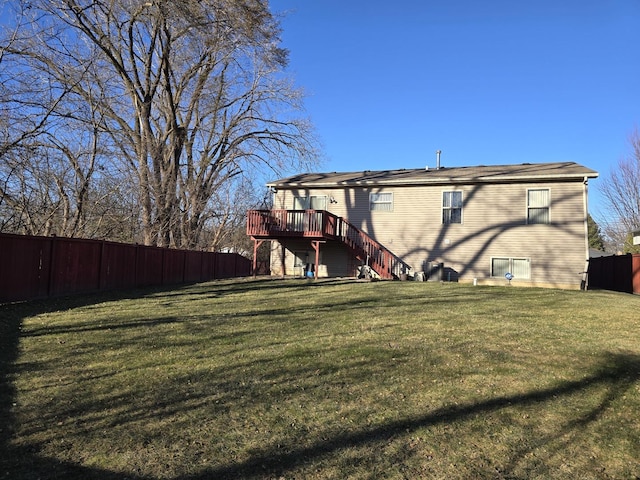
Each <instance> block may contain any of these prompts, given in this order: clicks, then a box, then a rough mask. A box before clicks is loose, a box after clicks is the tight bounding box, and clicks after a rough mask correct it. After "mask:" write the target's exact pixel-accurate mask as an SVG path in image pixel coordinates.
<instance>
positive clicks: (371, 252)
mask: <svg viewBox="0 0 640 480" xmlns="http://www.w3.org/2000/svg"><path fill="white" fill-rule="evenodd" d="M247 235H251V236H252V237H255V238H275V239H277V238H281V237H305V238H323V239H330V240H338V241H340V242H342V243H343V244H344V245H346V246H347V247H348V248H349V249H351V251H352V252H353V253H354V254H355V255H356V257H357V258H359V259H360V260H361V261H362V262H364V263H365V264H366V265H368V266H370V267H371V268H372V269H373V270H374V271H375V272H377V273H378V275H380V277H382V278H385V279H390V278H398V277H400V275H401V274H403V273H409V271H410V270H411V267H410V266H409V265H407V264H406V263H405V262H403V261H402V260H401V259H400V258H399V257H397V256H396V255H394V254H393V253H391V252H390V251H389V250H388V249H387V248H385V247H384V246H383V245H381V244H380V243H378V242H376V241H375V240H374V239H373V238H371V237H370V236H369V235H367V234H366V233H365V232H363V231H362V230H360V229H359V228H357V227H355V226H354V225H352V224H351V223H349V222H348V221H347V220H345V219H343V218H342V217H338V216H336V215H334V214H332V213H330V212H327V211H326V210H249V211H248V212H247Z"/></svg>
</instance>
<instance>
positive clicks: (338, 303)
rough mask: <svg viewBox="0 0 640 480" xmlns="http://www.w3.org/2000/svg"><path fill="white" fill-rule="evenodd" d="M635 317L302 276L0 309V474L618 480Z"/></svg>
mask: <svg viewBox="0 0 640 480" xmlns="http://www.w3.org/2000/svg"><path fill="white" fill-rule="evenodd" d="M639 312H640V297H639V296H633V295H626V294H619V293H612V292H604V291H595V292H581V291H562V290H553V289H532V288H518V287H509V286H504V287H485V286H475V287H474V286H471V285H461V284H455V283H443V284H440V283H431V282H355V281H353V280H326V281H317V282H315V281H308V280H302V279H300V280H271V279H258V280H235V281H215V282H210V283H205V284H199V285H193V286H186V287H182V288H178V289H175V290H172V291H161V290H146V291H137V292H133V293H130V294H101V295H95V296H84V297H73V298H67V299H54V300H47V301H38V302H30V303H24V304H15V305H4V306H0V350H1V352H2V353H0V369H1V370H0V375H1V376H0V478H2V479H4V478H6V479H43V480H44V479H54V478H56V479H57V478H64V479H107V480H111V479H113V480H115V479H131V480H139V479H149V480H156V479H193V480H204V479H227V478H228V479H312V480H315V479H342V478H353V479H380V478H392V479H405V478H406V479H422V478H427V479H430V478H434V479H445V478H446V479H470V478H478V479H526V478H556V479H577V478H580V479H637V478H640V460H639V459H640V414H639V412H640V342H639V340H640V313H639Z"/></svg>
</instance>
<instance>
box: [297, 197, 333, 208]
mask: <svg viewBox="0 0 640 480" xmlns="http://www.w3.org/2000/svg"><path fill="white" fill-rule="evenodd" d="M293 209H294V210H326V209H327V196H326V195H310V196H308V197H295V198H294V199H293Z"/></svg>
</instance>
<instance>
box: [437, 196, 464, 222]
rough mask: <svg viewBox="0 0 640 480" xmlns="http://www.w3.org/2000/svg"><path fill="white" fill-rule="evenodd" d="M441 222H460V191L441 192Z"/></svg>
mask: <svg viewBox="0 0 640 480" xmlns="http://www.w3.org/2000/svg"><path fill="white" fill-rule="evenodd" d="M442 223H443V224H449V223H462V192H459V191H454V192H442Z"/></svg>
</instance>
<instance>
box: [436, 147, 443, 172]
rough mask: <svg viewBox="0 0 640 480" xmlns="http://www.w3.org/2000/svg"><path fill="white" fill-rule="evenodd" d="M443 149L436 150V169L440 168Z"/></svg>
mask: <svg viewBox="0 0 640 480" xmlns="http://www.w3.org/2000/svg"><path fill="white" fill-rule="evenodd" d="M441 153H442V150H436V170H440V154H441Z"/></svg>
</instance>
